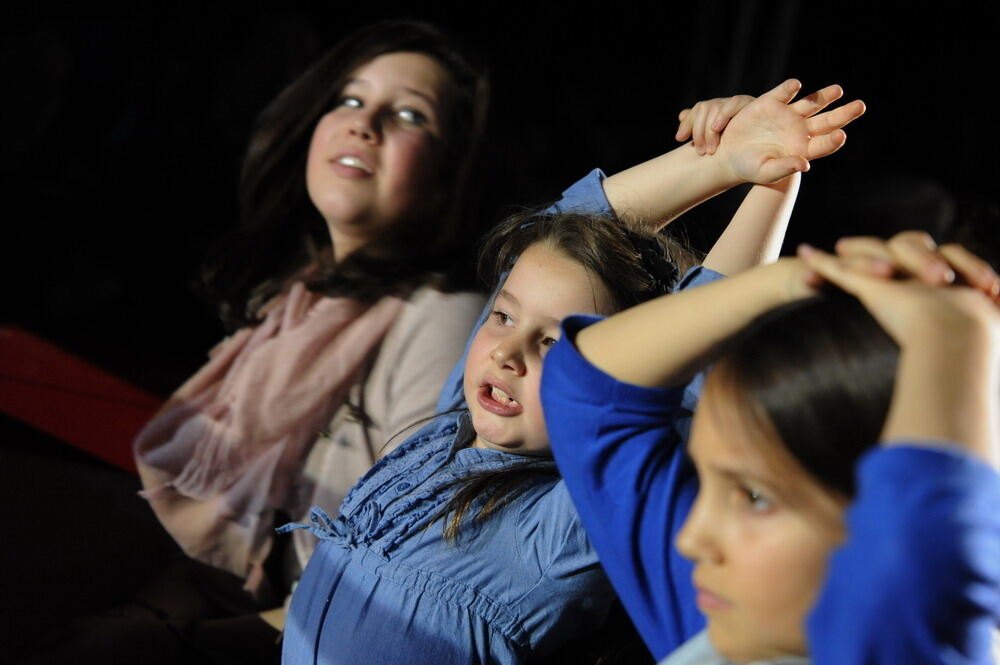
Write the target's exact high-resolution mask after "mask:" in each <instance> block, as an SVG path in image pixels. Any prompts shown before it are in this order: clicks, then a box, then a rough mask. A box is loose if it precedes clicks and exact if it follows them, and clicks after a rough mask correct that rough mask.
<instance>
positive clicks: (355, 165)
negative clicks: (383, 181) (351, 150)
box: [335, 155, 372, 174]
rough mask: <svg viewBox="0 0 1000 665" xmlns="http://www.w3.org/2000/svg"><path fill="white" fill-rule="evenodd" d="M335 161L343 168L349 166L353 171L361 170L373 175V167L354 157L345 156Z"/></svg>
mask: <svg viewBox="0 0 1000 665" xmlns="http://www.w3.org/2000/svg"><path fill="white" fill-rule="evenodd" d="M335 161H336V163H337V164H341V165H342V166H349V167H351V168H352V169H360V170H361V171H364V172H365V173H368V174H371V173H372V169H371V167H370V166H368V165H367V164H365V163H364V162H363V161H361V160H360V159H359V158H357V157H355V156H354V155H344V156H343V157H338V158H337V159H336V160H335Z"/></svg>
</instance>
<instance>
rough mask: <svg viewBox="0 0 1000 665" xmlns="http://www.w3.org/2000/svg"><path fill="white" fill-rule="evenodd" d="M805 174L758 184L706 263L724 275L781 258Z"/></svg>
mask: <svg viewBox="0 0 1000 665" xmlns="http://www.w3.org/2000/svg"><path fill="white" fill-rule="evenodd" d="M801 181H802V175H801V174H799V173H794V174H792V175H791V176H789V177H787V178H785V179H784V180H781V181H779V182H777V183H775V184H773V185H754V186H753V188H752V189H751V190H750V192H749V193H748V194H747V195H746V198H744V199H743V203H742V204H741V205H740V207H739V209H738V210H737V211H736V214H735V215H734V216H733V219H732V220H731V221H730V222H729V225H728V226H726V229H725V231H723V233H722V235H721V236H720V237H719V239H718V240H717V241H716V243H715V244H714V245H713V246H712V249H711V251H709V253H708V256H706V257H705V261H704V266H705V267H706V268H710V269H712V270H714V271H716V272H718V273H722V274H723V275H735V274H736V273H738V272H742V271H744V270H746V269H747V268H752V267H754V266H757V265H762V264H765V263H773V262H774V261H777V260H778V255H779V254H780V252H781V245H782V243H783V242H784V240H785V230H786V229H787V228H788V221H789V219H790V218H791V216H792V209H793V208H794V206H795V199H796V197H797V196H798V191H799V185H800V183H801Z"/></svg>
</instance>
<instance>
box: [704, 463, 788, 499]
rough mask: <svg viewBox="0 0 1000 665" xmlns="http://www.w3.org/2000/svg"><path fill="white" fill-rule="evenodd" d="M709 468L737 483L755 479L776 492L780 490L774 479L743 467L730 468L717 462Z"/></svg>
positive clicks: (754, 480)
mask: <svg viewBox="0 0 1000 665" xmlns="http://www.w3.org/2000/svg"><path fill="white" fill-rule="evenodd" d="M708 468H709V470H710V471H713V472H715V473H717V474H719V475H721V476H723V477H725V478H728V479H729V480H732V481H736V482H737V483H738V482H740V481H744V480H750V481H753V482H754V483H757V484H759V485H763V486H765V487H766V488H768V489H769V490H771V491H772V492H774V493H778V492H779V489H778V486H777V485H776V484H775V483H774V481H773V480H771V479H769V478H764V477H762V476H758V475H757V474H754V473H750V472H748V471H745V470H742V469H740V470H737V469H730V468H727V467H724V466H719V465H717V464H713V465H711V466H709V467H708Z"/></svg>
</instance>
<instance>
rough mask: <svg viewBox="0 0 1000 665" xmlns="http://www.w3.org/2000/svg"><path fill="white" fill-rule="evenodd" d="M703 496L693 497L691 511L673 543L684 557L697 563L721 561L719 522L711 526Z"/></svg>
mask: <svg viewBox="0 0 1000 665" xmlns="http://www.w3.org/2000/svg"><path fill="white" fill-rule="evenodd" d="M708 512H709V511H708V508H707V506H706V505H705V501H704V500H703V497H702V496H701V495H700V494H699V496H698V498H697V499H695V502H694V505H693V506H692V507H691V512H690V513H688V516H687V519H686V520H684V525H683V526H682V527H681V529H680V531H678V532H677V536H676V537H675V538H674V545H675V546H676V547H677V551H678V552H680V553H681V555H682V556H683V557H684V558H685V559H690V560H691V561H694V562H697V563H714V564H719V563H722V561H723V559H724V557H723V555H722V549H721V548H720V547H719V543H718V540H717V537H716V536H717V535H718V528H719V527H720V526H721V525H719V524H716V525H714V526H715V528H713V525H712V520H711V517H710V516H709V515H708Z"/></svg>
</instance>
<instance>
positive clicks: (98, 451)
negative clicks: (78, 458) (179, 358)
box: [0, 326, 163, 473]
mask: <svg viewBox="0 0 1000 665" xmlns="http://www.w3.org/2000/svg"><path fill="white" fill-rule="evenodd" d="M162 402H163V400H162V399H161V398H159V397H157V396H156V395H153V394H150V393H148V392H146V391H144V390H141V389H139V388H136V387H135V386H133V385H131V384H130V383H127V382H126V381H123V380H122V379H119V378H117V377H115V376H112V375H111V374H108V373H107V372H105V371H104V370H102V369H100V368H98V367H95V366H94V365H91V364H90V363H88V362H85V361H83V360H81V359H80V358H77V357H76V356H74V355H72V354H70V353H67V352H66V351H63V350H62V349H59V348H58V347H55V346H53V345H52V344H49V343H48V342H46V341H44V340H42V339H39V338H38V337H36V336H34V335H32V334H31V333H29V332H26V331H24V330H20V329H18V328H14V327H5V326H0V411H3V412H4V413H7V414H9V415H11V416H13V417H14V418H17V419H18V420H22V421H24V422H26V423H28V424H29V425H31V426H33V427H36V428H38V429H40V430H42V431H44V432H46V433H48V434H51V435H52V436H55V437H56V438H59V439H61V440H63V441H65V442H67V443H70V444H72V445H74V446H76V447H78V448H81V449H83V450H85V451H87V452H89V453H91V454H92V455H95V456H97V457H99V458H101V459H103V460H105V461H107V462H110V463H112V464H115V465H117V466H119V467H121V468H122V469H125V470H126V471H130V472H132V473H135V471H136V468H135V460H134V459H133V458H132V440H133V439H134V438H135V436H136V434H138V433H139V430H140V429H142V427H143V425H145V424H146V423H147V422H148V421H149V419H150V418H152V416H153V414H155V413H156V411H157V409H158V408H159V407H160V405H161V404H162Z"/></svg>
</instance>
